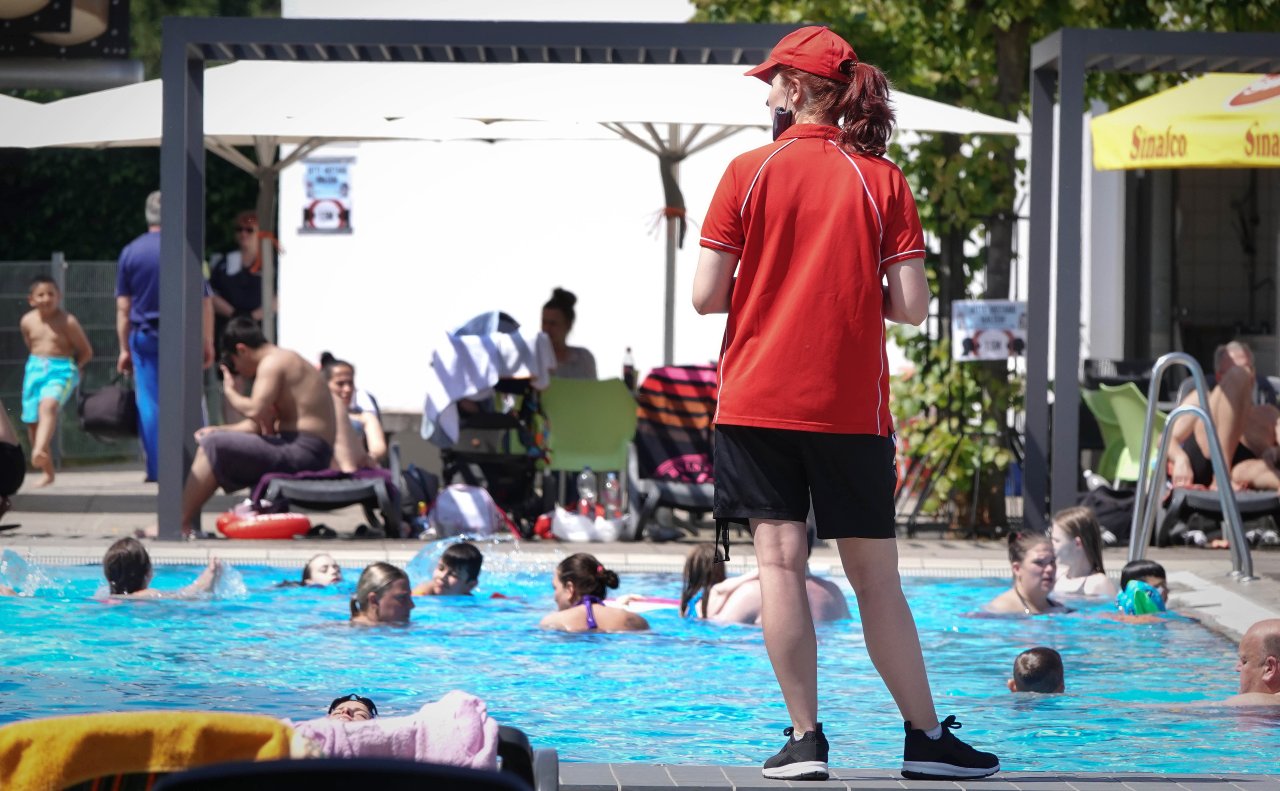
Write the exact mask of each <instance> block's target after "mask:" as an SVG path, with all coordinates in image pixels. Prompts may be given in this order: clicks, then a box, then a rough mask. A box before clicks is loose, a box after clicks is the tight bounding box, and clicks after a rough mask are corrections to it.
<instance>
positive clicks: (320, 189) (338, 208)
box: [298, 157, 355, 233]
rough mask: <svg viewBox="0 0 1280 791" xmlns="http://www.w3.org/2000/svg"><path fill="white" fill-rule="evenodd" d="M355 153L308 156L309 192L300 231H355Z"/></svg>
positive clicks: (307, 191) (307, 180)
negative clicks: (352, 189) (353, 200)
mask: <svg viewBox="0 0 1280 791" xmlns="http://www.w3.org/2000/svg"><path fill="white" fill-rule="evenodd" d="M354 162H355V159H354V158H353V157H344V158H341V159H308V160H305V161H304V162H303V164H304V165H306V167H305V168H304V171H305V173H306V176H305V177H306V195H307V199H306V201H305V202H304V203H303V206H302V227H301V228H299V229H298V232H299V233H351V165H352V163H354Z"/></svg>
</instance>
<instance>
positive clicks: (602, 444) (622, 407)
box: [542, 379, 636, 478]
mask: <svg viewBox="0 0 1280 791" xmlns="http://www.w3.org/2000/svg"><path fill="white" fill-rule="evenodd" d="M542 411H543V413H544V414H546V416H547V422H548V423H549V431H548V445H549V448H550V450H551V462H550V464H548V466H547V468H548V469H549V470H552V471H561V472H575V473H576V472H580V471H581V470H582V468H583V467H590V468H591V469H592V470H594V471H596V472H597V473H604V472H607V471H610V470H614V471H617V472H618V473H619V476H618V477H619V478H621V477H623V476H622V474H621V473H622V471H623V470H625V469H627V447H628V446H629V445H630V444H631V440H632V438H633V437H634V436H635V434H636V399H635V396H633V395H632V394H631V391H630V390H628V389H627V386H626V385H625V384H623V382H622V380H621V379H604V380H600V381H596V380H590V379H552V380H551V386H550V387H548V388H547V389H546V390H544V391H543V393H542Z"/></svg>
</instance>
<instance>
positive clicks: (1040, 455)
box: [1022, 32, 1061, 530]
mask: <svg viewBox="0 0 1280 791" xmlns="http://www.w3.org/2000/svg"><path fill="white" fill-rule="evenodd" d="M1060 41H1061V33H1060V32H1059V33H1055V34H1054V35H1053V36H1050V37H1049V38H1048V39H1046V40H1045V41H1043V42H1040V44H1037V47H1041V46H1042V45H1043V47H1044V49H1046V50H1049V49H1052V50H1053V52H1052V56H1053V59H1054V60H1056V56H1057V53H1058V51H1059V43H1060ZM1040 54H1041V53H1040V52H1039V51H1037V50H1033V55H1035V56H1039V55H1040ZM1046 54H1047V53H1046ZM1047 59H1048V58H1047V57H1033V60H1032V71H1031V239H1030V250H1029V266H1028V272H1029V274H1028V278H1027V280H1028V284H1029V285H1028V290H1027V403H1026V409H1027V429H1026V431H1027V434H1026V454H1027V457H1026V468H1025V469H1024V470H1023V478H1022V486H1023V490H1022V491H1023V495H1022V518H1023V520H1024V521H1025V522H1026V524H1027V526H1028V527H1029V528H1030V529H1032V530H1044V529H1045V528H1046V527H1047V526H1048V520H1047V519H1046V516H1047V514H1046V506H1047V505H1048V501H1049V310H1050V305H1051V304H1052V303H1051V299H1050V297H1051V294H1052V287H1051V283H1050V279H1049V272H1050V257H1051V254H1052V250H1053V238H1052V236H1051V229H1052V226H1053V139H1054V134H1055V130H1054V124H1053V99H1054V93H1055V88H1056V87H1057V82H1058V74H1057V69H1056V67H1050V66H1045V65H1040V66H1037V65H1036V64H1037V63H1041V64H1043V63H1044V62H1045V60H1047Z"/></svg>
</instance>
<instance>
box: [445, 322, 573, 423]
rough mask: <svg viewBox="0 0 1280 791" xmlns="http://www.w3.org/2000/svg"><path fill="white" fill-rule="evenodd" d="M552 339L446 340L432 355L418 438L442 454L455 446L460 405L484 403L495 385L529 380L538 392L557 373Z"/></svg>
mask: <svg viewBox="0 0 1280 791" xmlns="http://www.w3.org/2000/svg"><path fill="white" fill-rule="evenodd" d="M555 364H556V363H555V352H554V351H553V350H552V348H551V338H549V337H548V336H547V334H546V333H544V332H532V331H524V330H521V331H518V332H514V333H501V332H500V333H495V334H493V335H449V334H447V333H446V334H445V336H444V337H443V338H442V340H441V341H440V343H439V345H437V347H436V349H435V351H434V352H432V353H431V368H430V370H429V371H428V372H427V398H426V403H425V404H424V406H423V409H422V438H423V439H429V440H431V441H432V442H434V443H435V444H436V445H438V446H440V447H442V448H448V447H452V446H453V444H454V443H456V442H457V441H458V402H459V401H461V400H462V399H468V400H471V401H483V400H484V399H486V398H489V397H490V396H492V395H493V387H494V385H496V384H497V383H498V380H499V379H524V378H527V379H529V381H530V383H531V384H532V385H533V386H534V387H535V388H537V389H538V390H544V389H546V387H547V385H549V384H550V383H551V371H552V369H554V368H555Z"/></svg>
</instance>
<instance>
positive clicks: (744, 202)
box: [738, 137, 800, 217]
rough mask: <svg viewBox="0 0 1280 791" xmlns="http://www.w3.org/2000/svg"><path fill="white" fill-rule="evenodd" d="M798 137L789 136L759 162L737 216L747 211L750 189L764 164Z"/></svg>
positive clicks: (753, 186)
mask: <svg viewBox="0 0 1280 791" xmlns="http://www.w3.org/2000/svg"><path fill="white" fill-rule="evenodd" d="M799 139H800V138H798V137H793V138H791V139H790V140H788V141H787V142H785V143H783V144H782V145H780V146H778V149H777V150H776V151H774V152H773V153H772V154H770V155H769V156H767V157H765V160H764V161H763V162H761V163H760V169H759V170H757V171H756V174H755V176H753V177H752V178H751V186H749V187H747V194H746V195H744V196H742V206H741V207H740V208H739V209H738V216H739V217H741V216H742V215H743V214H745V213H746V211H747V201H749V200H751V191H752V190H754V189H755V188H756V182H757V181H759V180H760V174H761V173H763V172H764V166H765V165H767V164H769V160H770V159H773V158H774V157H776V156H777V155H778V154H779V153H781V151H782V149H784V148H786V147H787V146H789V145H791V144H792V143H794V142H796V141H797V140H799Z"/></svg>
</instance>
